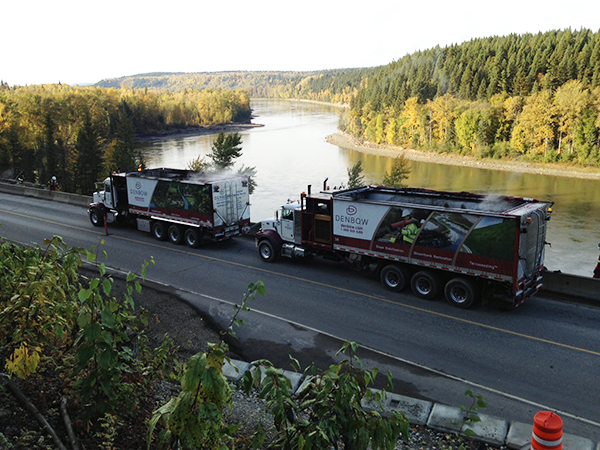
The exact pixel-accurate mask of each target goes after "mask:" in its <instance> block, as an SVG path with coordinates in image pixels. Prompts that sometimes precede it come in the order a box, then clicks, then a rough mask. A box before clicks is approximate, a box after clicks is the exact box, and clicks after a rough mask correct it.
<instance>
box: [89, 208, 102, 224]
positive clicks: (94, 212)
mask: <svg viewBox="0 0 600 450" xmlns="http://www.w3.org/2000/svg"><path fill="white" fill-rule="evenodd" d="M90 222H92V225H94V226H95V227H101V226H103V225H104V214H100V211H98V209H97V208H92V209H90Z"/></svg>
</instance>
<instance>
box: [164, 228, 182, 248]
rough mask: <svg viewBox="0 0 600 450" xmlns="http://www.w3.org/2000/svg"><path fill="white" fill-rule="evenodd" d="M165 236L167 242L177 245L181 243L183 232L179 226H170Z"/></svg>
mask: <svg viewBox="0 0 600 450" xmlns="http://www.w3.org/2000/svg"><path fill="white" fill-rule="evenodd" d="M167 236H168V237H169V241H171V242H172V243H173V244H177V245H179V244H181V243H183V232H182V231H181V227H180V226H179V225H170V226H169V229H168V230H167Z"/></svg>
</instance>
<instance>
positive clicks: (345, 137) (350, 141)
mask: <svg viewBox="0 0 600 450" xmlns="http://www.w3.org/2000/svg"><path fill="white" fill-rule="evenodd" d="M325 139H326V140H327V142H329V143H330V144H332V145H336V146H338V147H342V148H346V149H348V150H355V151H358V152H362V153H369V154H372V155H379V156H388V157H391V158H394V157H396V156H398V155H400V154H404V156H406V158H407V159H410V160H413V161H424V162H428V163H436V164H447V165H453V166H465V167H476V168H479V169H490V170H503V171H507V172H525V173H534V174H538V175H554V176H562V177H569V178H584V179H590V180H600V169H597V168H587V167H575V166H569V165H566V164H559V163H555V164H544V163H532V162H522V161H509V160H496V159H477V158H473V157H470V156H461V155H456V154H450V153H436V152H427V151H420V150H413V149H406V148H402V147H398V146H395V145H381V144H374V143H371V142H362V141H361V140H359V139H357V138H355V137H353V136H351V135H349V134H347V133H342V132H340V133H335V134H332V135H329V136H327V137H326V138H325Z"/></svg>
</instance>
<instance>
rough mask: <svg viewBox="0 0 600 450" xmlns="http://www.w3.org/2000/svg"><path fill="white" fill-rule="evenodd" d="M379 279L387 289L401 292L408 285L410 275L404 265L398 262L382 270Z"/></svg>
mask: <svg viewBox="0 0 600 450" xmlns="http://www.w3.org/2000/svg"><path fill="white" fill-rule="evenodd" d="M379 279H380V280H381V284H383V286H384V287H385V288H386V289H388V290H390V291H393V292H400V291H401V290H402V289H404V287H405V286H406V283H407V281H408V279H409V277H408V272H407V271H406V269H405V268H404V267H402V266H399V265H397V264H390V265H389V266H385V267H384V268H383V269H382V270H381V275H380V276H379Z"/></svg>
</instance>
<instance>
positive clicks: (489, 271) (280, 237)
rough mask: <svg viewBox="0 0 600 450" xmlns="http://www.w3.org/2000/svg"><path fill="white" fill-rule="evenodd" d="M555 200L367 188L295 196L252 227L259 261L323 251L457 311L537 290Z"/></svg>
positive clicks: (508, 302) (512, 301)
mask: <svg viewBox="0 0 600 450" xmlns="http://www.w3.org/2000/svg"><path fill="white" fill-rule="evenodd" d="M552 204H553V203H552V202H548V201H538V200H535V199H530V198H522V197H508V196H490V195H482V194H473V193H467V192H460V193H457V192H440V191H433V190H427V189H418V188H391V187H385V186H364V187H360V188H352V189H345V190H338V191H328V190H326V188H325V186H324V190H323V191H321V192H319V193H317V194H311V186H309V187H308V193H302V195H301V196H300V200H298V201H296V202H292V203H288V204H286V205H283V206H282V207H281V209H280V210H278V211H277V212H276V214H275V218H273V219H269V220H264V221H262V222H261V223H260V229H259V231H258V232H257V234H256V238H255V242H256V246H257V249H258V254H259V255H260V257H261V258H262V259H263V260H264V261H266V262H272V261H275V260H276V259H278V258H280V257H283V258H309V257H314V256H321V257H323V258H326V259H333V260H338V261H343V262H346V263H348V264H350V265H352V266H353V267H355V268H357V269H360V270H368V271H378V273H379V279H380V281H381V283H382V284H383V286H384V287H385V288H387V289H389V290H391V291H397V292H399V291H402V290H403V289H404V288H406V287H408V286H410V287H411V289H412V291H413V293H414V295H416V296H417V297H419V298H422V299H433V298H435V297H437V296H438V295H441V294H442V293H443V294H444V296H445V298H446V300H447V301H448V302H449V303H450V304H452V305H454V306H457V307H459V308H468V307H470V306H472V305H473V304H475V303H477V302H479V301H481V300H483V299H486V300H497V301H499V302H501V304H502V305H503V306H504V307H507V308H509V309H510V308H513V307H516V306H518V305H520V304H521V303H523V302H524V301H525V300H527V299H528V298H530V297H532V296H534V295H535V294H536V293H537V292H538V291H539V290H540V289H541V288H542V284H543V283H542V276H543V271H544V253H545V245H547V242H546V228H547V223H548V221H549V220H550V216H551V212H552Z"/></svg>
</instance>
